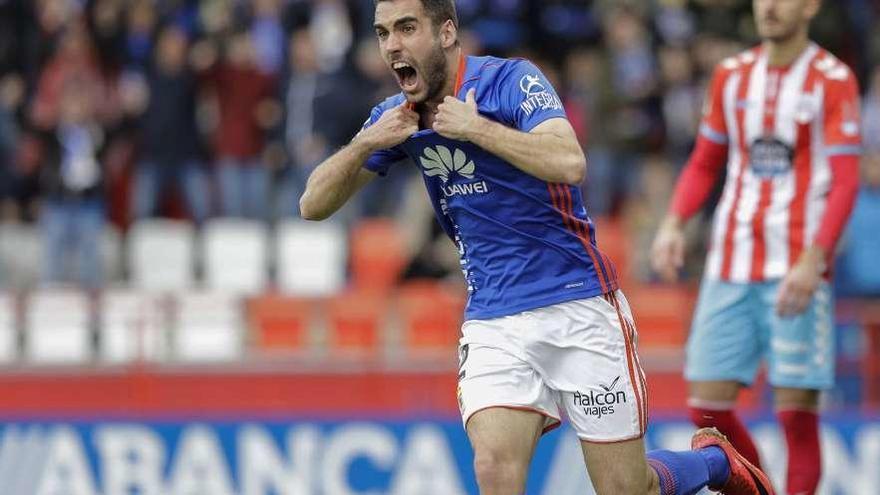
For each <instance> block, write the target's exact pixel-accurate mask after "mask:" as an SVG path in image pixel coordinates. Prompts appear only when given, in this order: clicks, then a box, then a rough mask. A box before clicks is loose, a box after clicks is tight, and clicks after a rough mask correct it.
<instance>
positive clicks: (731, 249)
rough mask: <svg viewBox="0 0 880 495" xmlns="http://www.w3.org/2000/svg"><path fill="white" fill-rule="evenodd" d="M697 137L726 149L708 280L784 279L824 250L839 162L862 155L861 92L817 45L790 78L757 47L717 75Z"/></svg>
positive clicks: (789, 71) (839, 64) (844, 69)
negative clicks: (818, 246)
mask: <svg viewBox="0 0 880 495" xmlns="http://www.w3.org/2000/svg"><path fill="white" fill-rule="evenodd" d="M700 134H701V139H707V140H709V141H711V142H713V143H716V144H718V145H724V146H726V147H727V178H726V182H725V184H724V191H723V193H722V196H721V200H720V202H719V204H718V208H717V209H716V212H715V219H714V223H713V228H712V234H711V247H710V250H709V256H708V259H707V261H706V263H707V265H706V276H708V277H709V278H712V279H721V280H727V281H732V282H754V281H762V280H767V279H777V278H781V277H783V276H784V275H785V274H786V273H787V272H788V270H789V268H790V267H791V266H792V264H793V263H794V262H795V261H796V260H797V259H798V257H799V255H800V253H801V251H803V250H804V249H805V248H806V247H809V246H810V245H811V244H812V243H813V242H816V240H817V239H816V237H817V233H818V232H819V230H820V224H821V222H822V221H823V217H824V215H823V214H824V212H825V209H826V205H827V198H828V194H829V191H830V189H831V185H832V167H831V161H832V159H833V157H835V156H843V155H854V156H858V155H859V154H860V152H861V150H860V147H861V137H860V122H859V102H858V84H857V82H856V80H855V78H854V76H853V74H852V73H851V71H850V70H849V68H847V66H846V65H844V64H843V63H842V62H840V61H839V60H838V59H836V58H835V57H834V56H833V55H831V54H830V53H828V52H827V51H825V50H823V49H822V48H820V47H819V46H817V45H815V44H812V43H811V44H810V45H809V46H808V48H807V49H805V50H804V51H803V53H802V54H801V55H800V56H799V57H798V58H797V60H795V61H794V62H793V63H792V64H791V65H790V66H788V67H784V68H775V67H772V68H771V67H768V63H767V55H766V53H765V52H764V51H763V50H762V49H761V48H760V47H757V48H754V49H752V50H749V51H746V52H743V53H741V54H740V55H738V56H735V57H731V58H729V59H726V60H724V61H722V62H721V63H720V64H718V66H717V67H716V71H715V74H714V77H713V80H712V84H711V86H710V90H709V95H708V99H707V102H706V107H705V111H704V117H703V122H702V125H701V127H700ZM683 185H684V184H680V189H682V187H681V186H683ZM847 214H848V212H847ZM843 221H845V218H844V219H841V220H840V222H841V223H842V222H843ZM838 230H839V229H838ZM834 241H836V239H835V240H834ZM834 241H832V242H831V244H832V246H831V247H832V249H833V242H834Z"/></svg>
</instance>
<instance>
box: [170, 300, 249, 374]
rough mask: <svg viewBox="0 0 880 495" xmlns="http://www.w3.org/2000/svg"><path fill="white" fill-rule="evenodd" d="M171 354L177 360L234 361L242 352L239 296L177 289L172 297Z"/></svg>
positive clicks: (241, 322)
mask: <svg viewBox="0 0 880 495" xmlns="http://www.w3.org/2000/svg"><path fill="white" fill-rule="evenodd" d="M175 300H176V311H175V316H176V318H175V324H174V326H173V327H174V330H173V333H172V347H173V349H174V355H175V357H176V358H178V359H179V360H181V361H189V362H217V361H234V360H237V359H240V358H241V357H242V354H243V351H244V341H243V321H242V313H241V305H240V302H239V299H238V298H237V297H236V296H235V295H233V294H230V293H221V292H181V293H178V294H177V295H176V297H175Z"/></svg>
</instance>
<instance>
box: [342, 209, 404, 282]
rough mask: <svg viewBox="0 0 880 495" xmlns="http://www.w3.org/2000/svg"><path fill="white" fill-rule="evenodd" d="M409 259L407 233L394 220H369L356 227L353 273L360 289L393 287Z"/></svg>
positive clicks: (353, 277)
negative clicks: (404, 237)
mask: <svg viewBox="0 0 880 495" xmlns="http://www.w3.org/2000/svg"><path fill="white" fill-rule="evenodd" d="M406 261H407V260H406V254H405V252H404V240H403V236H402V234H401V232H400V230H399V228H398V226H397V224H395V223H394V221H393V220H390V219H379V218H376V219H366V220H362V221H360V222H359V223H358V224H357V225H355V226H354V228H353V229H352V233H351V275H352V282H353V284H354V287H355V288H357V289H358V290H361V291H377V292H387V291H389V290H391V289H392V288H393V287H394V286H395V285H396V284H397V282H398V280H399V279H400V274H401V272H402V271H403V269H404V268H405V267H406Z"/></svg>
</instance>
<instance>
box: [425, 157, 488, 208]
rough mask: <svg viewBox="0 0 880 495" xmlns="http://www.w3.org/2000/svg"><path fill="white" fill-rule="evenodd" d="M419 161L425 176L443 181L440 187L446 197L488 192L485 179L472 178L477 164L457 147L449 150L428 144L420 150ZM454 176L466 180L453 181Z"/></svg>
mask: <svg viewBox="0 0 880 495" xmlns="http://www.w3.org/2000/svg"><path fill="white" fill-rule="evenodd" d="M419 162H420V163H421V165H422V171H423V172H424V174H425V176H426V177H439V178H440V180H441V181H443V187H442V188H441V189H442V190H443V194H444V195H445V196H446V197H450V196H469V195H471V194H485V193H487V192H489V186H488V185H487V184H486V181H482V180H478V181H474V180H473V179H474V174H475V173H476V170H477V166H476V165H475V164H474V161H473V160H470V159H469V158H468V156H467V154H465V152H464V151H462V150H460V149H458V148H455V149H454V150H450V149H449V148H447V147H446V146H443V145H437V146H434V147H431V146H429V147H427V148H425V149H424V150H423V151H422V156H421V157H419ZM455 176H459V177H462V178H464V179H467V180H468V182H460V181H453V180H452V178H453V177H455Z"/></svg>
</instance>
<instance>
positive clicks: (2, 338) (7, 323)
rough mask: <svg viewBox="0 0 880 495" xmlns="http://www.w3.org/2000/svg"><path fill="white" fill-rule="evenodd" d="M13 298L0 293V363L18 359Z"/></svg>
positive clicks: (15, 312)
mask: <svg viewBox="0 0 880 495" xmlns="http://www.w3.org/2000/svg"><path fill="white" fill-rule="evenodd" d="M15 306H16V304H15V296H13V295H12V294H9V293H2V292H0V363H10V362H12V361H14V360H15V359H17V358H18V331H17V325H16V322H17V320H18V318H16V314H17V311H16V307H15Z"/></svg>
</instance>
